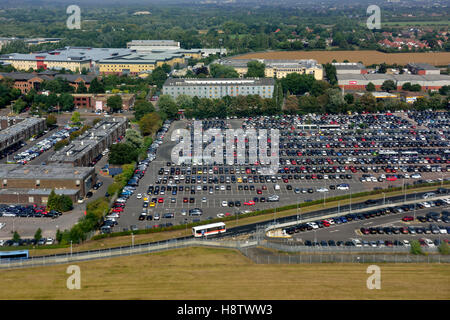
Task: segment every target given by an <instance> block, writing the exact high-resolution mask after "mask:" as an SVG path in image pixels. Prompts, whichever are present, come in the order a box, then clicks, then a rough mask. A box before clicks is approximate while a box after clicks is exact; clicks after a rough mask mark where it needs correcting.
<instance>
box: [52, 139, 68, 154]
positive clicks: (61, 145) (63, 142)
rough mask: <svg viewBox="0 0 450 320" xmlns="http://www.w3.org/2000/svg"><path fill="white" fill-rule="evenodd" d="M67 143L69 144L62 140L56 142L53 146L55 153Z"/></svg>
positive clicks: (66, 140)
mask: <svg viewBox="0 0 450 320" xmlns="http://www.w3.org/2000/svg"><path fill="white" fill-rule="evenodd" d="M69 143H70V142H69V140H68V139H62V140H59V141H57V142H56V143H55V146H54V148H55V151H58V150H61V149H62V148H64V147H65V146H67V145H68V144H69Z"/></svg>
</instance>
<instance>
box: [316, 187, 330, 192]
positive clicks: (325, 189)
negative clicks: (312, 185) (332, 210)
mask: <svg viewBox="0 0 450 320" xmlns="http://www.w3.org/2000/svg"><path fill="white" fill-rule="evenodd" d="M328 191H329V190H328V189H327V188H319V189H317V192H328Z"/></svg>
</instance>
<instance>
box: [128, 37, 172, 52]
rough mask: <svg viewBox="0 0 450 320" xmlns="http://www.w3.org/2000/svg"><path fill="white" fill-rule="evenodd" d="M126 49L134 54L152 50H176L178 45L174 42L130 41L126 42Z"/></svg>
mask: <svg viewBox="0 0 450 320" xmlns="http://www.w3.org/2000/svg"><path fill="white" fill-rule="evenodd" d="M127 48H128V49H130V50H136V52H149V51H153V50H178V49H180V43H179V42H178V41H174V40H132V41H130V42H127Z"/></svg>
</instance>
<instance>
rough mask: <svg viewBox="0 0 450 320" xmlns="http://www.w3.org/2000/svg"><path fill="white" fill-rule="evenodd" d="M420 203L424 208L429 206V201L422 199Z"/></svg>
mask: <svg viewBox="0 0 450 320" xmlns="http://www.w3.org/2000/svg"><path fill="white" fill-rule="evenodd" d="M420 204H421V205H423V206H424V207H425V208H431V203H429V202H427V201H424V202H421V203H420Z"/></svg>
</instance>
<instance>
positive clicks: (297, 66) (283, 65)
mask: <svg viewBox="0 0 450 320" xmlns="http://www.w3.org/2000/svg"><path fill="white" fill-rule="evenodd" d="M250 61H258V62H260V63H264V64H265V69H264V76H265V77H267V78H277V79H281V78H284V77H286V76H287V75H288V74H290V73H299V74H312V75H314V78H315V79H316V80H323V68H322V65H321V64H318V63H317V61H316V60H312V59H309V60H268V59H223V60H220V62H219V63H220V64H222V65H224V66H230V67H233V68H234V70H236V72H237V73H238V74H239V76H240V77H243V76H245V74H246V73H247V71H248V67H247V64H248V63H249V62H250Z"/></svg>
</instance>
